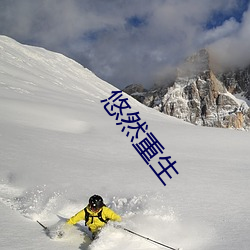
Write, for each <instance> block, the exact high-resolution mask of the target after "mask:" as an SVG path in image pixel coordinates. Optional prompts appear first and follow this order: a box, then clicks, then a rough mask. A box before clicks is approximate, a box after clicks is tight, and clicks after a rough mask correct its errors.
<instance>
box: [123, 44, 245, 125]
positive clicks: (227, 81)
mask: <svg viewBox="0 0 250 250" xmlns="http://www.w3.org/2000/svg"><path fill="white" fill-rule="evenodd" d="M210 64H211V60H210V55H209V52H208V50H206V49H202V50H200V51H198V52H197V53H195V54H194V55H192V56H190V57H188V58H187V59H186V60H185V61H184V62H183V64H181V65H180V66H179V67H178V69H177V76H176V79H175V81H174V82H173V84H172V85H171V86H164V85H163V86H161V87H154V88H152V89H151V90H149V91H146V90H145V89H143V90H142V87H141V88H140V90H141V91H138V88H137V91H136V92H133V91H132V92H131V91H130V92H128V91H127V90H126V89H125V92H127V93H129V94H130V95H132V96H133V97H135V98H136V99H137V100H138V101H140V102H142V103H144V104H145V105H147V106H149V107H152V108H155V109H157V110H159V111H160V112H163V113H165V114H167V115H171V116H175V117H177V118H180V119H183V120H185V121H187V122H191V123H193V124H196V125H202V126H211V127H223V128H236V129H248V128H250V109H249V106H248V105H247V103H246V102H245V101H244V100H241V99H238V98H236V97H235V96H234V95H233V94H234V93H236V92H237V93H239V92H241V93H245V96H246V93H248V92H247V90H246V89H245V88H247V87H249V85H250V83H249V82H250V81H249V80H250V77H249V76H250V74H249V71H246V70H243V71H240V72H238V73H236V72H226V73H221V74H215V73H214V71H213V70H212V68H213V67H212V65H210ZM249 70H250V67H249ZM130 90H131V87H130ZM249 93H250V91H249ZM249 96H250V95H249Z"/></svg>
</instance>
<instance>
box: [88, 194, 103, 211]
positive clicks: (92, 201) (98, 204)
mask: <svg viewBox="0 0 250 250" xmlns="http://www.w3.org/2000/svg"><path fill="white" fill-rule="evenodd" d="M103 205H104V204H103V199H102V197H101V196H99V195H96V194H95V195H93V196H91V197H90V198H89V206H90V208H91V209H94V210H97V209H100V208H102V207H103Z"/></svg>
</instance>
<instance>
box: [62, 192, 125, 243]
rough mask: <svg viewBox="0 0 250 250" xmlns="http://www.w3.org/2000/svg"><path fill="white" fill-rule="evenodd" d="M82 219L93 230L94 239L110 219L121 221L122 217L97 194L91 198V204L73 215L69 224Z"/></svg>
mask: <svg viewBox="0 0 250 250" xmlns="http://www.w3.org/2000/svg"><path fill="white" fill-rule="evenodd" d="M80 220H85V226H87V227H88V228H89V230H90V231H91V232H92V238H93V239H94V238H95V237H96V236H97V234H98V233H99V231H100V230H101V228H102V227H104V226H105V224H106V223H107V222H108V221H109V220H112V221H118V222H120V221H121V220H122V219H121V217H120V215H118V214H116V213H115V212H114V211H113V210H111V209H110V208H108V207H106V206H105V204H104V203H103V199H102V197H101V196H99V195H96V194H95V195H93V196H91V197H90V198H89V204H88V205H87V206H86V207H85V208H84V209H82V210H81V211H79V212H78V213H77V214H75V215H74V216H72V217H71V218H70V219H69V220H68V221H67V224H69V225H74V224H76V223H77V222H78V221H80Z"/></svg>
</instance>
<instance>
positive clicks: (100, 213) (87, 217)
mask: <svg viewBox="0 0 250 250" xmlns="http://www.w3.org/2000/svg"><path fill="white" fill-rule="evenodd" d="M104 206H105V205H104ZM84 212H85V219H84V220H85V226H87V222H88V221H89V219H90V218H92V221H91V223H90V224H92V223H93V221H94V217H97V218H98V219H99V220H100V221H102V222H104V223H107V222H108V221H109V219H107V220H104V219H103V218H102V210H101V211H100V212H99V213H98V214H97V215H96V216H93V215H90V213H89V212H88V210H87V207H85V208H84Z"/></svg>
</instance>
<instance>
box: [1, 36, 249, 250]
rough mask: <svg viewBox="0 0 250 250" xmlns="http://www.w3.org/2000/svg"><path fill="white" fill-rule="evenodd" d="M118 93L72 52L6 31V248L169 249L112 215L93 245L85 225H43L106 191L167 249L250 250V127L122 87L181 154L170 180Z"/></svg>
mask: <svg viewBox="0 0 250 250" xmlns="http://www.w3.org/2000/svg"><path fill="white" fill-rule="evenodd" d="M124 70H126V69H124ZM113 90H116V88H115V87H113V86H111V85H110V84H108V83H107V82H104V81H103V80H101V79H99V78H98V77H97V76H95V75H94V74H93V73H92V72H90V71H89V70H87V69H86V68H84V67H83V66H81V65H79V64H77V63H76V62H74V61H73V60H71V59H69V58H66V57H65V56H63V55H61V54H57V53H54V52H50V51H47V50H44V49H42V48H37V47H30V46H25V45H21V44H19V43H17V42H16V41H14V40H12V39H10V38H8V37H5V36H0V159H1V161H0V212H1V223H0V229H1V233H0V249H4V250H9V249H11V250H12V249H19V250H22V249H36V250H37V249H60V250H63V249H67V250H71V249H83V250H84V249H89V250H104V249H110V250H117V249H119V250H128V249H129V250H137V249H143V250H151V249H152V250H153V249H164V247H162V246H160V245H157V244H154V243H152V242H149V241H148V240H145V239H143V238H140V237H138V236H135V235H132V234H130V233H128V232H126V231H124V230H122V229H117V228H115V227H114V226H113V225H112V223H109V224H108V225H107V226H106V227H105V228H104V229H103V230H102V232H101V234H100V236H99V238H98V239H97V240H95V241H94V242H92V243H91V242H90V240H89V239H88V237H87V236H86V235H85V233H84V232H86V228H85V227H84V222H81V223H79V224H78V225H76V226H72V227H70V228H69V229H66V231H65V236H64V237H63V238H61V239H58V238H53V239H51V238H49V237H48V236H47V235H46V234H45V233H44V231H43V229H42V227H40V226H39V225H38V223H36V220H39V221H41V222H42V223H44V224H45V225H46V226H48V227H49V228H51V229H52V231H53V230H54V228H55V227H56V225H63V224H64V221H63V220H62V219H60V218H59V217H58V216H61V217H64V218H69V217H70V216H72V215H74V214H75V213H76V212H78V211H79V210H80V209H82V208H84V207H85V205H86V204H87V203H88V199H89V197H90V196H91V195H93V194H99V195H102V196H103V198H104V201H105V203H106V205H107V206H109V207H110V208H112V209H113V210H114V211H116V212H117V213H118V214H120V215H121V216H122V218H123V221H122V222H121V225H122V226H123V227H125V228H128V229H130V230H132V231H134V232H136V233H139V234H142V235H143V236H146V237H149V238H150V239H153V240H156V241H159V242H161V243H163V244H166V245H168V246H171V247H174V248H182V249H183V250H214V249H218V250H231V249H232V250H237V249H240V250H249V249H250V237H249V235H250V223H249V222H250V216H249V215H250V199H249V197H250V166H249V163H250V161H249V159H250V156H249V153H250V150H249V144H250V134H249V132H243V131H236V130H226V129H215V128H207V127H199V126H193V125H190V124H188V123H185V122H182V121H180V120H178V119H176V118H172V117H168V116H166V115H164V114H161V113H159V112H157V111H156V110H154V109H150V108H147V107H145V106H143V105H141V104H140V103H138V102H137V101H136V100H134V99H133V98H130V97H129V96H127V95H126V94H123V96H124V97H127V98H128V102H129V104H130V105H131V107H132V111H139V112H140V117H141V119H142V121H146V122H147V124H148V126H149V129H148V131H149V132H152V133H153V134H154V135H155V136H156V138H157V139H158V140H159V141H160V143H161V144H162V145H163V146H164V147H165V150H164V153H163V155H164V156H171V157H172V158H171V159H172V160H176V161H177V163H176V164H175V167H176V169H177V170H178V172H179V175H176V174H175V173H174V171H172V172H171V170H170V171H169V172H170V173H171V175H172V179H169V178H168V176H167V175H162V178H163V179H164V181H165V182H166V186H163V185H162V183H161V182H160V180H159V179H158V178H157V177H156V175H155V174H154V173H153V172H152V171H151V169H150V168H149V167H148V165H147V164H146V163H145V162H144V161H143V160H142V158H141V157H140V156H139V154H138V153H137V152H136V151H135V149H134V148H133V146H132V143H131V142H130V139H129V138H128V137H126V134H125V133H122V132H121V127H120V126H118V125H116V120H115V117H114V116H113V117H112V116H109V115H108V114H107V112H106V111H105V110H104V103H101V102H100V101H101V100H103V99H106V98H108V97H109V96H111V91H113ZM132 111H131V112H132ZM142 138H143V137H142ZM157 161H158V159H157V158H156V157H155V158H153V159H152V165H154V166H155V164H157ZM165 249H167V248H165Z"/></svg>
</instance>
